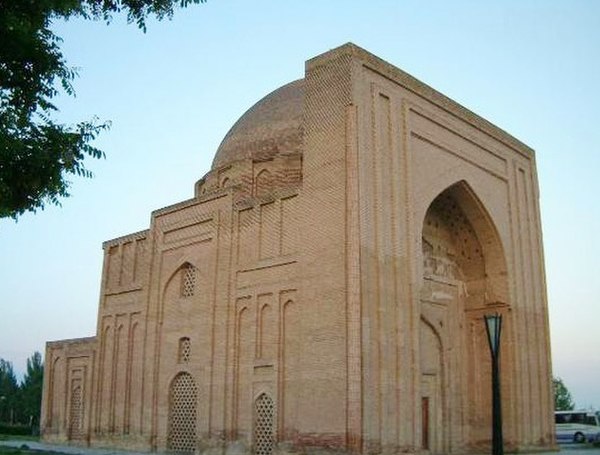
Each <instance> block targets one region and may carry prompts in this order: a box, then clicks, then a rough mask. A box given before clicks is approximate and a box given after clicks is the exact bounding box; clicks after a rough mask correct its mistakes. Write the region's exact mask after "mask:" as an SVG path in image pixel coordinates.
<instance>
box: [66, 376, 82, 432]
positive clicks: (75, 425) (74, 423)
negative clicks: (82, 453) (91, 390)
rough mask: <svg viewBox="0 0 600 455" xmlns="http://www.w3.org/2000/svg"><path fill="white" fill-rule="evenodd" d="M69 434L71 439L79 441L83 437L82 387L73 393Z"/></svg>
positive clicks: (78, 387)
mask: <svg viewBox="0 0 600 455" xmlns="http://www.w3.org/2000/svg"><path fill="white" fill-rule="evenodd" d="M69 433H70V435H71V439H79V438H81V437H82V436H83V397H82V393H81V387H80V386H77V387H75V388H74V389H73V390H72V391H71V409H70V413H69Z"/></svg>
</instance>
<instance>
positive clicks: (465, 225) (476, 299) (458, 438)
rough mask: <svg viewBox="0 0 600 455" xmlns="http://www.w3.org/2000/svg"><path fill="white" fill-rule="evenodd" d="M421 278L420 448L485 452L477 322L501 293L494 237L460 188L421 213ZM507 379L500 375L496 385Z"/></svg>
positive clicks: (502, 273) (501, 300)
mask: <svg viewBox="0 0 600 455" xmlns="http://www.w3.org/2000/svg"><path fill="white" fill-rule="evenodd" d="M422 272H423V273H422V280H421V289H420V302H419V304H420V313H421V324H420V329H419V330H420V335H419V342H420V346H419V352H420V358H421V361H420V368H421V381H420V384H421V405H420V410H421V426H420V428H421V433H422V434H421V438H420V441H421V448H422V449H423V450H424V451H428V452H430V453H435V454H438V453H449V452H456V451H461V450H476V449H479V448H481V447H484V446H486V445H488V444H489V440H490V428H491V421H490V418H491V416H490V412H489V410H490V409H491V394H490V385H489V368H490V367H489V364H490V359H489V352H488V347H487V342H486V341H485V328H484V325H483V320H482V318H483V315H484V314H486V313H488V312H494V311H500V312H502V313H506V312H507V309H508V305H507V302H508V297H507V296H508V286H507V282H506V263H505V259H504V253H503V249H502V246H501V243H500V239H499V237H498V234H497V231H496V229H495V227H494V225H493V223H492V222H491V219H490V217H489V215H488V214H487V212H486V211H485V210H484V208H483V205H482V204H481V202H480V201H479V200H478V199H477V198H476V196H475V195H474V193H473V192H472V190H471V189H470V187H469V186H468V185H467V184H466V183H465V182H460V183H457V184H455V185H453V186H451V187H449V188H448V189H446V190H445V191H443V192H442V193H441V194H440V195H439V196H438V197H436V198H435V199H434V200H433V202H432V203H431V205H430V206H429V208H428V210H427V213H426V215H425V218H424V221H423V229H422ZM508 336H510V335H509V334H508V333H506V334H505V335H504V337H505V338H506V337H508ZM503 343H504V344H506V340H503ZM503 355H504V356H506V355H510V354H509V353H506V352H503ZM509 379H510V374H508V372H506V371H505V372H503V381H508V380H509Z"/></svg>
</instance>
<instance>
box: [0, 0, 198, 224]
mask: <svg viewBox="0 0 600 455" xmlns="http://www.w3.org/2000/svg"><path fill="white" fill-rule="evenodd" d="M204 1H205V0H17V1H16V0H0V218H3V217H12V218H14V219H17V217H18V216H19V215H22V214H23V213H25V212H26V211H33V212H35V211H36V210H37V209H43V208H44V206H45V205H46V204H54V205H60V198H63V197H68V196H69V186H70V181H69V180H68V178H69V176H74V175H76V176H82V177H91V176H92V173H91V171H89V170H88V169H87V168H86V167H85V165H84V160H85V159H86V158H95V159H98V158H102V157H104V152H102V151H101V150H99V149H98V148H96V147H94V146H92V145H91V144H92V142H93V140H94V139H95V138H96V137H97V136H98V134H99V133H100V132H102V131H103V130H105V129H107V128H108V127H109V124H108V123H99V122H98V121H97V120H95V119H93V120H91V121H83V122H80V123H78V124H77V125H64V124H61V123H59V122H57V121H56V120H55V119H53V118H52V115H53V114H55V113H56V112H57V108H56V106H55V105H54V104H53V103H52V100H53V98H55V97H56V96H57V95H59V93H61V91H62V92H64V93H66V94H67V95H71V96H74V94H75V92H74V89H73V85H72V81H73V79H74V78H75V77H76V72H75V71H74V70H73V69H72V68H70V67H69V66H67V63H66V61H65V59H64V56H63V54H62V52H61V49H60V44H61V39H60V37H58V36H56V35H55V34H54V33H53V32H52V31H51V30H50V26H51V23H52V21H53V20H66V19H69V18H72V17H83V18H85V19H92V20H97V19H102V20H105V21H106V22H110V21H111V19H112V15H113V14H116V13H121V12H123V13H126V14H127V19H128V21H129V22H130V23H135V24H136V25H137V26H138V27H139V28H140V29H142V30H144V31H145V30H146V20H147V19H148V18H149V17H151V16H154V17H156V18H157V19H159V20H160V19H163V18H171V17H172V16H173V12H174V10H175V8H176V7H177V6H179V7H182V8H183V7H186V6H188V5H189V4H197V3H202V2H204Z"/></svg>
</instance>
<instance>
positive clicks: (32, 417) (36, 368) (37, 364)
mask: <svg viewBox="0 0 600 455" xmlns="http://www.w3.org/2000/svg"><path fill="white" fill-rule="evenodd" d="M43 385H44V364H43V363H42V354H40V353H39V352H37V351H36V352H34V353H33V355H32V356H31V357H29V358H28V359H27V371H26V372H25V376H24V377H23V382H21V386H20V389H21V390H20V394H21V403H20V414H21V415H22V419H23V420H22V421H24V423H28V424H31V425H36V424H39V422H40V411H41V406H42V387H43Z"/></svg>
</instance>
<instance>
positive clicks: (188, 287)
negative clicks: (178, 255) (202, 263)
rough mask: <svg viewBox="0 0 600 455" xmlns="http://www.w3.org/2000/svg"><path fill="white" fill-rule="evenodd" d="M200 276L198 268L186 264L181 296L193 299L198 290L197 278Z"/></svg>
mask: <svg viewBox="0 0 600 455" xmlns="http://www.w3.org/2000/svg"><path fill="white" fill-rule="evenodd" d="M197 275H198V273H197V269H196V267H194V266H193V265H192V264H186V265H185V266H184V267H183V270H182V277H181V296H182V297H191V296H193V295H194V291H195V290H196V276H197Z"/></svg>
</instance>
